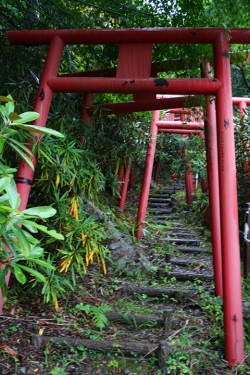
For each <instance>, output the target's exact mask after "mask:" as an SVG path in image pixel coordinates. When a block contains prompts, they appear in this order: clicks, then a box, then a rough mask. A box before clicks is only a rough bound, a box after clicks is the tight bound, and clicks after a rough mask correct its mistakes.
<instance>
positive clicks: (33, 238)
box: [22, 221, 40, 248]
mask: <svg viewBox="0 0 250 375" xmlns="http://www.w3.org/2000/svg"><path fill="white" fill-rule="evenodd" d="M22 224H23V221H22ZM23 227H24V225H22V230H23V232H24V234H25V236H26V237H27V239H28V241H29V242H30V244H31V245H32V246H36V245H38V244H40V241H39V240H38V239H37V238H35V237H33V236H32V234H31V233H29V232H27V231H26V230H25V229H23ZM31 248H32V247H31Z"/></svg>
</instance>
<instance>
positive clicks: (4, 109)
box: [0, 105, 8, 118]
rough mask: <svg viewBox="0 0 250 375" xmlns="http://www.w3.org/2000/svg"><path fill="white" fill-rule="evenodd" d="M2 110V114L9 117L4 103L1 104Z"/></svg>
mask: <svg viewBox="0 0 250 375" xmlns="http://www.w3.org/2000/svg"><path fill="white" fill-rule="evenodd" d="M0 112H1V113H2V116H3V117H6V118H7V117H8V115H7V110H6V107H5V106H4V105H0Z"/></svg>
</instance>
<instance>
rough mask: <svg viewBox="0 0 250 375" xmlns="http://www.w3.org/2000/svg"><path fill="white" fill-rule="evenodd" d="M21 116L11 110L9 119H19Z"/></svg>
mask: <svg viewBox="0 0 250 375" xmlns="http://www.w3.org/2000/svg"><path fill="white" fill-rule="evenodd" d="M20 118H21V117H20V116H19V115H18V114H17V113H15V112H11V113H10V114H9V120H11V121H15V120H19V119H20Z"/></svg>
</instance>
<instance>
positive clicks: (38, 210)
mask: <svg viewBox="0 0 250 375" xmlns="http://www.w3.org/2000/svg"><path fill="white" fill-rule="evenodd" d="M22 213H23V214H26V215H30V216H36V217H39V218H41V219H47V218H48V217H51V216H54V215H55V214H56V210H55V209H54V208H53V207H50V206H40V207H32V208H27V209H26V210H23V211H22Z"/></svg>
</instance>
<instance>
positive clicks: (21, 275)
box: [12, 263, 27, 284]
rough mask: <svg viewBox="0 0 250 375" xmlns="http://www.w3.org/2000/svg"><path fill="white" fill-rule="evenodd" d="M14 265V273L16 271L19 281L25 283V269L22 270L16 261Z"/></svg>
mask: <svg viewBox="0 0 250 375" xmlns="http://www.w3.org/2000/svg"><path fill="white" fill-rule="evenodd" d="M12 267H13V268H12V270H13V273H14V275H15V278H16V279H17V281H18V282H19V283H21V284H25V283H26V280H27V278H26V276H25V274H24V273H23V271H22V270H21V268H20V267H19V265H18V264H15V263H12Z"/></svg>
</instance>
